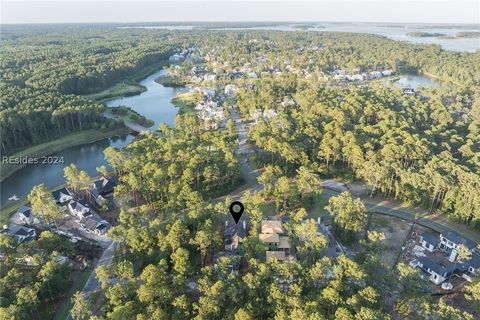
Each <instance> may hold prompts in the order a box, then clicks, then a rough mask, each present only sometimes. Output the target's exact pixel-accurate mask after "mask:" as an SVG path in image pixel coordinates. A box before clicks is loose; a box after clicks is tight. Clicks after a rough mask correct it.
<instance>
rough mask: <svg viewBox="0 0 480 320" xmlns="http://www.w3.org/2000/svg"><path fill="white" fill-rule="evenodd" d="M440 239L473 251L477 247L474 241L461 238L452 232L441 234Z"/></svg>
mask: <svg viewBox="0 0 480 320" xmlns="http://www.w3.org/2000/svg"><path fill="white" fill-rule="evenodd" d="M442 237H444V238H446V239H448V240H450V241H452V242H453V243H456V244H463V245H465V246H466V247H467V248H469V249H475V248H476V246H477V244H476V243H475V241H472V240H470V239H466V238H464V237H463V236H461V235H460V234H459V233H458V232H455V231H453V230H450V231H446V232H442Z"/></svg>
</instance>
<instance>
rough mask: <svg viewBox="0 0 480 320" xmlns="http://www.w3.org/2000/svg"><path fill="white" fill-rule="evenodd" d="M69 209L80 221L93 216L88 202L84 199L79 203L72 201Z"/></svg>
mask: <svg viewBox="0 0 480 320" xmlns="http://www.w3.org/2000/svg"><path fill="white" fill-rule="evenodd" d="M67 207H68V211H69V212H70V213H71V214H72V215H74V216H76V217H77V218H78V219H82V218H85V217H86V216H88V215H90V214H91V212H90V208H89V207H88V204H87V201H86V200H84V199H83V200H79V201H75V200H71V201H70V202H69V203H68V205H67Z"/></svg>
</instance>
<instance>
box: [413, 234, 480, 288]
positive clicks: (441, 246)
mask: <svg viewBox="0 0 480 320" xmlns="http://www.w3.org/2000/svg"><path fill="white" fill-rule="evenodd" d="M419 238H420V245H421V247H422V248H424V249H425V250H426V251H424V252H423V253H422V255H421V256H419V257H418V259H414V260H412V261H411V262H410V265H411V266H413V267H420V268H421V269H422V270H424V271H425V272H427V273H428V274H429V275H430V277H429V279H430V280H431V281H432V282H433V283H435V284H436V285H439V284H441V283H443V282H444V281H445V280H446V279H447V278H448V277H450V276H451V275H453V274H456V275H458V276H461V277H463V278H464V279H466V280H467V281H472V277H471V275H473V274H480V256H479V255H478V254H477V253H476V252H475V251H476V243H475V242H474V241H472V240H469V239H466V238H464V237H462V236H461V235H460V234H458V233H457V232H455V231H445V232H443V233H441V234H435V233H433V232H424V233H422V234H421V235H420V236H419ZM459 245H464V246H466V247H467V248H468V249H469V250H470V251H471V252H472V257H471V258H470V259H469V260H466V261H462V262H458V261H457V257H458V254H457V253H458V252H457V249H458V246H459ZM416 247H417V246H416ZM419 248H420V247H419ZM430 253H432V254H430ZM439 253H440V255H439ZM442 253H443V255H442ZM417 256H418V255H417Z"/></svg>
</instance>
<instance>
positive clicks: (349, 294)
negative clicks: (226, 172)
mask: <svg viewBox="0 0 480 320" xmlns="http://www.w3.org/2000/svg"><path fill="white" fill-rule="evenodd" d="M242 201H243V202H244V203H245V204H246V206H247V207H248V208H249V215H250V216H251V217H252V219H253V220H255V221H257V222H258V221H259V220H258V219H261V217H262V215H261V204H262V203H263V202H264V201H265V199H262V196H261V195H260V193H255V194H253V195H247V196H245V197H244V198H243V199H242ZM335 201H336V200H333V201H332V204H331V205H332V207H333V206H335ZM227 207H228V199H227V202H226V203H219V204H217V205H215V206H213V205H210V206H207V207H201V208H200V209H194V210H188V211H182V214H181V215H178V216H177V217H179V218H177V219H174V220H172V221H169V220H164V219H162V218H160V217H158V215H156V214H155V213H154V211H152V210H150V209H149V208H147V207H143V209H142V210H141V211H140V212H138V213H132V212H127V211H125V210H122V211H121V213H120V221H121V225H120V226H118V227H114V228H113V229H112V230H111V232H110V234H111V236H112V237H113V238H114V240H115V242H116V243H117V244H118V252H117V259H116V261H115V263H113V264H111V265H108V266H100V267H99V268H98V269H97V271H96V274H97V277H98V279H99V281H100V283H101V290H100V296H101V297H104V298H105V305H104V307H103V308H102V310H101V311H100V312H99V311H98V310H97V311H95V308H94V305H93V303H94V302H93V300H92V298H91V297H88V296H85V295H82V294H77V295H76V296H75V297H74V299H73V301H74V307H73V309H72V315H73V316H74V317H75V319H125V320H126V319H235V320H246V319H319V320H320V319H358V320H377V319H378V320H380V319H392V318H396V319H398V318H402V319H425V318H427V319H450V320H473V319H474V317H473V316H472V315H471V314H469V313H467V312H462V311H460V310H458V309H456V308H454V307H452V306H450V305H448V304H446V303H445V302H444V301H443V300H442V299H440V300H438V298H435V297H432V296H431V295H430V294H429V290H431V289H430V286H429V284H428V282H427V281H428V280H425V279H423V278H422V277H421V275H420V273H419V271H418V269H415V268H413V267H411V266H408V265H406V264H404V263H400V264H398V265H397V266H396V267H395V268H393V269H392V268H391V266H388V265H386V264H385V263H384V262H382V260H381V259H380V258H379V246H378V242H379V241H380V239H381V235H378V234H376V233H369V236H368V239H367V241H364V242H361V243H362V246H363V250H362V251H361V253H359V254H358V255H356V256H354V257H348V256H340V257H338V258H337V259H333V258H330V257H327V256H325V255H324V250H325V246H326V240H325V238H324V237H323V236H322V235H318V233H317V226H316V222H315V221H314V220H312V219H307V220H303V218H304V215H302V214H292V215H291V217H292V219H291V220H290V222H288V223H287V224H286V228H287V232H288V234H289V237H290V239H291V241H292V243H293V244H294V245H295V246H296V248H297V249H298V253H297V256H298V257H299V259H298V261H291V262H288V263H285V262H284V263H279V262H270V263H265V260H264V259H263V256H264V250H265V249H264V247H263V245H262V244H261V243H260V242H259V240H258V229H256V228H255V227H252V228H251V229H250V231H249V234H248V237H247V238H246V239H245V240H244V241H243V243H242V254H243V257H240V256H236V255H233V256H226V257H221V258H219V259H217V260H213V257H212V254H213V253H214V252H218V250H221V248H222V241H221V229H220V227H219V226H221V225H223V221H224V220H225V219H226V215H225V212H226V208H227ZM300 211H302V210H300ZM177 213H179V212H177ZM138 230H141V232H138ZM300 239H301V240H300ZM238 259H241V260H242V262H241V263H242V266H243V268H242V270H244V271H243V272H242V273H241V274H239V275H236V274H235V273H233V272H232V266H233V265H235V264H237V263H239V260H238ZM465 295H466V298H467V299H468V301H469V302H471V303H474V306H476V307H478V282H477V283H475V284H472V285H468V286H466V289H465Z"/></svg>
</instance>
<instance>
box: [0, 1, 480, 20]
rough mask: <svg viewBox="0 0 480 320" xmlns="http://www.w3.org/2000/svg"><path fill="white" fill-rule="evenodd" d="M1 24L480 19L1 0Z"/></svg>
mask: <svg viewBox="0 0 480 320" xmlns="http://www.w3.org/2000/svg"><path fill="white" fill-rule="evenodd" d="M0 1H1V10H0V11H1V15H0V22H1V23H2V24H16V23H73V22H84V23H88V22H128V23H131V22H162V21H163V22H165V21H232V22H234V21H325V22H326V21H341V22H407V23H408V22H414V23H468V24H472V23H475V24H479V23H480V0H457V1H456V0H376V1H372V0H336V1H332V0H310V1H269V0H264V1H253V0H250V1H248V0H247V1H235V0H222V1H202V0H196V1H195V0H193V1H192V0H190V1H183V0H177V1H162V0H157V1H154V0H150V1H144V0H140V1H132V0H119V1H102V0H100V1H94V0H84V1H78V0H63V1H43V0H30V1H23V0H0Z"/></svg>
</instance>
